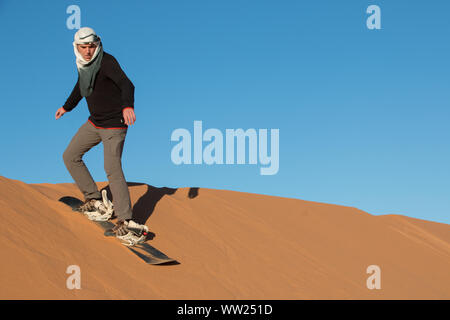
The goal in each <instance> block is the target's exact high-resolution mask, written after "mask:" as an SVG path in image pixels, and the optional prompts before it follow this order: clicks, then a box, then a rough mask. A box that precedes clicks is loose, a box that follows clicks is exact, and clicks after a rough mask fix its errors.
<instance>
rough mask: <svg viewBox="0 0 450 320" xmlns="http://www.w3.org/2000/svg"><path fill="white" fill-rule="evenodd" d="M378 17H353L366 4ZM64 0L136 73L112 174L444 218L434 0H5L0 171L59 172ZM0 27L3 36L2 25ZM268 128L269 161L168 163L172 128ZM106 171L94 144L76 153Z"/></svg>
mask: <svg viewBox="0 0 450 320" xmlns="http://www.w3.org/2000/svg"><path fill="white" fill-rule="evenodd" d="M371 4H375V5H378V6H379V7H380V9H381V30H369V29H368V28H367V26H366V19H367V18H368V17H369V14H367V13H366V9H367V7H368V6H369V5H371ZM70 5H78V6H79V7H80V10H81V26H82V27H84V26H89V27H92V28H93V29H94V30H95V31H96V32H97V34H98V35H99V36H100V37H101V38H102V41H103V46H104V50H105V51H106V52H108V53H110V54H112V55H113V56H115V57H116V59H117V60H118V61H119V63H120V65H121V66H122V69H123V70H124V71H125V73H126V74H127V75H128V77H129V78H130V79H131V81H132V82H133V83H134V85H135V87H136V92H135V111H136V116H137V121H136V124H135V125H133V126H131V127H130V128H129V131H128V135H127V138H126V139H127V140H126V143H125V149H124V154H123V158H122V161H123V169H124V173H125V176H126V178H127V181H130V182H145V183H148V184H150V185H154V186H158V187H159V186H167V187H200V188H202V187H204V188H216V189H228V190H236V191H245V192H252V193H260V194H268V195H277V196H283V197H292V198H298V199H303V200H310V201H319V202H326V203H333V204H340V205H346V206H354V207H357V208H359V209H362V210H364V211H367V212H369V213H371V214H402V215H407V216H411V217H416V218H420V219H426V220H433V221H438V222H444V223H450V215H449V213H450V197H449V195H450V194H449V193H450V182H449V181H450V142H449V138H450V129H449V120H450V117H449V116H450V108H449V102H450V90H449V89H450V87H449V71H450V68H449V66H450V63H449V57H450V40H449V34H450V20H449V19H448V12H449V9H450V2H448V1H444V0H441V1H431V2H426V1H414V2H412V1H404V0H396V1H361V0H352V1H351V0H349V1H331V0H329V1H324V0H316V1H300V0H297V1H286V0H284V1H274V0H271V1H265V0H258V1H256V0H249V1H237V0H227V1H222V0H215V1H211V0H192V1H181V0H177V1H133V0H129V1H60V0H58V1H56V0H55V1H31V0H30V1H12V0H11V1H5V0H0V26H1V27H2V30H6V32H5V33H4V41H3V45H2V47H1V48H2V50H0V59H1V61H2V72H1V73H0V86H1V93H2V110H3V125H2V126H1V128H0V133H1V134H2V136H3V139H1V142H0V146H1V150H2V157H1V158H2V160H1V162H0V163H1V166H0V175H3V176H6V177H8V178H12V179H18V180H22V181H24V182H27V183H45V182H47V183H62V182H73V180H72V178H71V177H70V175H69V173H68V172H67V170H66V168H65V166H64V163H63V161H62V154H63V152H64V150H65V148H66V147H67V145H68V143H69V141H70V139H71V138H72V136H73V135H74V134H75V132H76V131H77V130H78V128H79V127H80V126H81V125H82V124H83V123H84V122H85V121H86V119H87V117H88V116H89V113H88V110H87V105H86V101H85V100H84V99H83V100H82V101H81V102H80V104H79V105H78V107H77V108H76V109H74V110H73V111H72V112H70V113H68V114H66V115H64V116H63V117H62V118H61V119H60V120H57V121H56V120H55V119H54V114H55V112H56V110H57V109H58V108H59V107H61V106H62V105H63V104H64V102H65V100H66V99H67V97H68V95H69V94H70V92H71V90H72V88H73V86H74V84H75V82H76V79H77V72H76V65H75V56H74V53H73V47H72V41H73V35H74V33H75V32H76V30H70V29H68V28H67V26H66V20H67V19H68V18H69V16H70V14H68V13H66V9H67V8H68V7H69V6H70ZM5 40H7V41H5ZM195 120H201V121H202V123H203V128H204V130H206V129H208V128H216V129H219V130H221V132H223V133H224V134H225V130H226V129H238V128H242V129H244V130H247V129H249V128H254V129H256V130H259V129H263V128H266V129H279V134H280V138H279V139H280V140H279V148H280V150H279V171H278V173H277V174H275V175H270V176H269V175H260V167H261V166H260V165H259V164H258V165H251V164H245V165H236V164H235V165H217V164H216V165H206V164H202V165H180V166H177V165H175V164H174V163H173V162H172V160H171V150H172V148H173V147H174V146H175V144H176V143H175V142H172V141H171V140H170V137H171V134H172V132H173V131H174V130H175V129H178V128H186V129H187V130H189V131H190V132H192V133H193V126H194V121H195ZM84 160H85V162H86V164H87V166H88V167H89V169H90V170H91V173H92V175H93V177H94V178H95V180H96V181H106V180H107V179H106V175H105V173H104V170H103V147H102V146H101V145H99V146H96V147H95V148H93V149H92V150H91V151H90V152H89V153H87V154H86V155H85V157H84Z"/></svg>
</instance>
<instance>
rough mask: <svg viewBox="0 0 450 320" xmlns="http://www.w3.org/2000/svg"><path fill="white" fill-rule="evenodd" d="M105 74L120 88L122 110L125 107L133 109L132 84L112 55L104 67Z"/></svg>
mask: <svg viewBox="0 0 450 320" xmlns="http://www.w3.org/2000/svg"><path fill="white" fill-rule="evenodd" d="M105 72H106V75H107V76H108V77H109V78H111V80H112V81H114V83H115V84H116V85H117V86H118V87H119V88H120V90H121V92H122V110H124V109H126V108H132V109H134V85H133V83H132V82H131V81H130V79H128V77H127V76H126V74H125V72H123V70H122V68H121V67H120V65H119V62H117V60H116V59H115V58H114V57H112V60H111V61H110V63H108V65H107V67H106V68H105Z"/></svg>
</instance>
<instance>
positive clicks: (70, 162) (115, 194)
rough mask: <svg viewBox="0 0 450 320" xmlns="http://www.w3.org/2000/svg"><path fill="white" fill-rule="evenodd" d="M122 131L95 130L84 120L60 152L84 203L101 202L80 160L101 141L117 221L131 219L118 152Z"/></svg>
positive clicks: (121, 146)
mask: <svg viewBox="0 0 450 320" xmlns="http://www.w3.org/2000/svg"><path fill="white" fill-rule="evenodd" d="M127 130H128V129H127V128H124V129H98V128H96V127H94V125H93V124H92V123H90V122H89V121H86V123H85V124H83V125H82V126H81V127H80V129H78V132H77V133H76V134H75V136H74V137H73V138H72V141H70V144H69V146H68V147H67V149H66V150H65V151H64V154H63V159H64V163H65V165H66V167H67V170H69V173H70V175H71V176H72V178H73V180H75V183H76V185H77V186H78V188H79V189H80V191H81V192H82V193H83V195H84V199H85V200H89V199H101V197H102V195H101V194H100V192H99V190H98V188H97V185H96V184H95V182H94V179H92V176H91V174H90V173H89V170H88V169H87V167H86V165H85V164H84V162H83V160H82V157H83V155H84V154H85V153H86V152H88V151H89V150H90V149H91V148H92V147H94V146H96V145H97V144H99V143H100V142H103V150H104V167H105V172H106V176H107V178H108V181H109V188H110V190H111V194H112V198H113V199H112V200H113V204H114V213H115V214H116V215H117V218H118V219H119V220H124V219H131V216H132V210H131V201H130V193H129V191H128V186H127V182H126V180H125V177H124V175H123V171H122V163H121V157H122V151H123V145H124V143H125V136H126V135H127Z"/></svg>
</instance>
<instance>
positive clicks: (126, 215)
mask: <svg viewBox="0 0 450 320" xmlns="http://www.w3.org/2000/svg"><path fill="white" fill-rule="evenodd" d="M127 130H128V129H126V128H125V129H110V130H107V129H105V130H102V131H101V133H100V134H101V135H102V141H103V150H104V165H105V172H106V176H107V178H108V181H109V188H110V190H111V194H112V198H113V204H114V213H115V214H116V216H117V218H118V220H128V219H131V217H132V210H131V200H130V192H129V191H128V186H127V182H126V180H125V176H124V174H123V171H122V161H121V158H122V151H123V146H124V143H125V137H126V135H127Z"/></svg>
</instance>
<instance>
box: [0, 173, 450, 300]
mask: <svg viewBox="0 0 450 320" xmlns="http://www.w3.org/2000/svg"><path fill="white" fill-rule="evenodd" d="M98 186H99V189H100V188H104V187H107V182H101V183H98ZM129 189H130V193H131V198H132V203H133V206H134V209H133V210H134V214H135V215H136V219H139V220H141V221H142V222H145V223H146V224H147V225H148V226H149V228H150V230H151V232H153V233H154V234H155V237H154V239H153V240H151V241H150V244H152V245H153V246H155V247H156V248H158V249H160V250H161V251H163V252H165V253H166V254H167V255H169V256H171V257H173V258H175V259H177V261H179V262H180V264H179V265H171V266H149V265H146V264H145V263H143V262H142V261H141V260H140V259H139V258H137V257H136V256H135V255H133V254H132V253H131V252H130V251H129V250H127V249H125V248H123V246H122V245H121V244H120V243H119V242H118V241H117V240H115V239H113V238H105V237H104V236H103V234H102V232H101V230H100V229H99V228H98V227H97V226H96V225H95V224H93V223H92V222H90V221H89V220H88V219H87V218H85V217H83V216H82V215H78V214H76V213H73V212H72V211H70V209H68V208H67V207H66V206H65V205H64V204H62V203H61V202H59V201H58V199H60V198H61V197H63V196H74V197H78V198H81V193H80V192H79V191H78V189H77V187H76V186H75V185H74V184H72V183H62V184H48V183H42V184H26V183H23V182H21V181H18V180H12V179H8V178H5V177H2V176H0V206H1V210H0V215H1V221H2V222H1V223H0V244H1V267H0V272H1V273H0V274H1V276H0V298H1V299H449V298H450V272H449V270H450V226H449V225H446V224H441V223H435V222H430V221H423V220H418V219H413V218H409V217H405V216H399V215H385V216H373V215H370V214H368V213H366V212H364V211H361V210H358V209H356V208H353V207H346V206H338V205H331V204H324V203H317V202H310V201H303V200H297V199H289V198H281V197H273V196H266V195H258V194H250V193H242V192H234V191H226V190H213V189H203V188H200V189H191V188H179V189H169V188H155V187H152V186H149V185H147V184H143V183H129ZM69 265H78V266H79V267H80V269H81V290H69V289H67V287H66V280H67V278H68V277H69V275H68V274H67V273H66V269H67V267H68V266H69ZM370 265H377V266H379V267H380V269H381V289H379V290H369V289H368V288H367V286H366V280H367V278H368V277H369V276H370V275H369V274H367V273H366V269H367V267H368V266H370Z"/></svg>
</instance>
